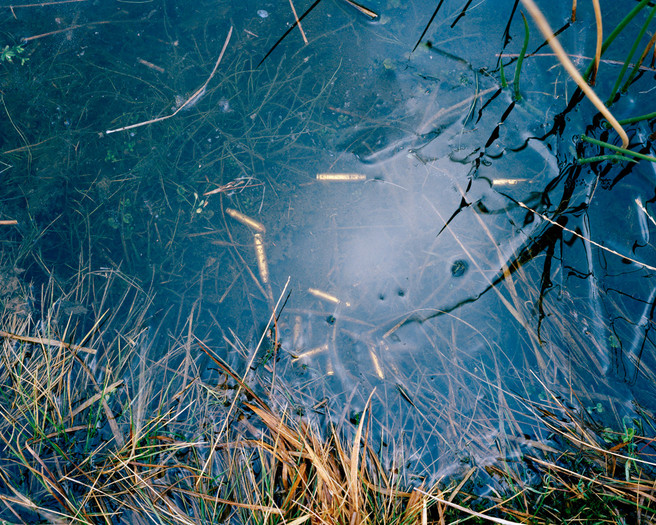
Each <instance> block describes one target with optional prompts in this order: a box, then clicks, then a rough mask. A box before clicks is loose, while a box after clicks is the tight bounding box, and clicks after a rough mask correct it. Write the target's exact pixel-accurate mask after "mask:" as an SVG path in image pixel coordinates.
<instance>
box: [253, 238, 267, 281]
mask: <svg viewBox="0 0 656 525" xmlns="http://www.w3.org/2000/svg"><path fill="white" fill-rule="evenodd" d="M253 240H254V243H255V257H256V258H257V269H258V270H259V271H260V279H262V283H263V284H268V283H269V265H268V263H267V259H266V253H265V252H264V237H263V236H262V234H261V233H256V234H254V235H253Z"/></svg>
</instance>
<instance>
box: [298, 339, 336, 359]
mask: <svg viewBox="0 0 656 525" xmlns="http://www.w3.org/2000/svg"><path fill="white" fill-rule="evenodd" d="M327 350H328V343H324V344H322V345H321V346H317V347H315V348H312V349H311V350H308V351H307V352H303V353H302V354H299V355H297V356H294V357H293V358H292V361H298V360H299V359H302V358H304V357H310V356H312V355H316V354H321V353H323V352H326V351H327Z"/></svg>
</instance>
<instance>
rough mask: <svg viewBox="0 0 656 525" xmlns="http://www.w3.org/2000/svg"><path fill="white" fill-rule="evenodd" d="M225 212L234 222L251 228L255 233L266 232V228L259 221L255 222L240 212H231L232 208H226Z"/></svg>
mask: <svg viewBox="0 0 656 525" xmlns="http://www.w3.org/2000/svg"><path fill="white" fill-rule="evenodd" d="M225 212H226V213H227V214H228V215H230V217H232V218H233V219H235V220H236V221H239V222H241V223H242V224H245V225H246V226H248V227H249V228H252V229H253V230H255V231H256V232H260V233H265V232H266V228H265V227H264V224H262V223H261V222H259V221H256V220H255V219H251V218H250V217H249V216H248V215H244V214H243V213H241V212H240V211H237V210H233V209H232V208H226V210H225Z"/></svg>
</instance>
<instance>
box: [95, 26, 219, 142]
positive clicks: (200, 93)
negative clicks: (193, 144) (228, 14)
mask: <svg viewBox="0 0 656 525" xmlns="http://www.w3.org/2000/svg"><path fill="white" fill-rule="evenodd" d="M231 36H232V26H230V30H229V31H228V36H227V37H226V39H225V42H223V48H222V49H221V53H220V54H219V58H218V59H217V60H216V64H214V68H213V69H212V72H211V73H210V76H209V77H207V80H206V81H205V82H204V83H203V85H202V86H200V87H199V88H198V89H197V90H196V91H195V92H194V93H193V94H192V95H191V96H190V97H189V98H188V99H187V100H186V101H185V102H184V103H183V104H182V105H181V106H180V107H179V108H177V109H176V110H175V111H174V112H173V113H171V114H170V115H165V116H163V117H157V118H154V119H151V120H146V121H144V122H138V123H137V124H131V125H129V126H123V127H122V128H117V129H108V130H107V131H105V133H106V134H107V135H109V134H110V133H117V132H119V131H127V130H129V129H134V128H139V127H141V126H146V125H148V124H154V123H155V122H161V121H163V120H167V119H170V118H171V117H175V116H176V115H177V114H178V113H180V111H182V110H183V109H184V108H186V107H187V106H189V105H190V104H193V103H194V102H196V101H197V100H198V99H199V98H200V97H202V96H203V95H204V94H205V90H206V88H207V85H208V84H209V83H210V80H212V78H213V77H214V75H215V73H216V70H217V69H218V67H219V64H220V63H221V60H222V59H223V55H224V54H225V51H226V49H227V47H228V43H229V42H230V37H231Z"/></svg>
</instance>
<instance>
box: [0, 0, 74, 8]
mask: <svg viewBox="0 0 656 525" xmlns="http://www.w3.org/2000/svg"><path fill="white" fill-rule="evenodd" d="M86 1H87V0H59V1H58V2H41V3H39V4H22V5H15V4H14V5H5V6H0V7H8V8H9V9H17V8H19V7H43V6H46V5H59V4H70V3H73V2H86Z"/></svg>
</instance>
